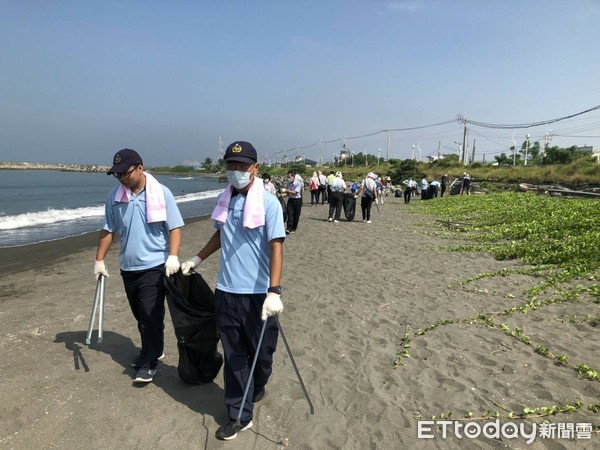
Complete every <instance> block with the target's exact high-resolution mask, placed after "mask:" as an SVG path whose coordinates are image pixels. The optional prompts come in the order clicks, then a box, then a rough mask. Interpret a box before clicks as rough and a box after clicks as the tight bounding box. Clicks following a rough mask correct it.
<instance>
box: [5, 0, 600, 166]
mask: <svg viewBox="0 0 600 450" xmlns="http://www.w3.org/2000/svg"><path fill="white" fill-rule="evenodd" d="M599 24H600V1H597V0H576V1H566V0H565V1H557V0H452V1H450V0H447V1H444V0H406V1H402V0H396V1H376V0H373V1H368V0H363V1H356V0H347V1H341V0H315V1H311V0H306V1H301V0H296V1H292V0H289V1H284V0H278V1H276V0H270V1H267V0H263V1H260V0H257V1H252V0H245V1H242V0H235V1H234V0H232V1H228V0H223V1H216V0H215V1H110V0H108V1H106V0H104V1H91V0H88V1H83V0H82V1H75V0H72V1H30V0H22V1H18V2H17V1H11V0H6V1H5V0H0V40H1V41H2V43H3V44H2V70H0V160H5V161H39V162H74V163H96V164H108V163H110V161H111V159H112V155H113V154H114V153H115V152H116V151H117V150H119V149H120V148H123V147H130V148H134V149H136V150H138V151H139V152H140V153H141V155H142V156H143V158H144V160H145V162H146V165H150V166H153V165H177V164H180V163H182V162H183V161H185V160H198V161H204V159H205V158H206V157H211V158H213V159H217V158H218V156H219V155H218V145H219V137H222V140H223V143H224V146H227V144H229V143H230V142H232V141H234V140H238V139H239V140H247V141H250V142H252V143H253V144H254V145H255V147H256V148H257V150H258V153H259V158H260V159H261V160H262V161H264V160H272V159H274V158H276V157H278V158H281V157H283V156H284V155H288V157H290V158H291V157H293V156H295V155H297V154H300V155H303V156H305V157H307V158H310V159H315V160H318V158H319V156H320V155H322V158H323V160H330V159H332V156H333V154H334V153H337V152H339V150H340V147H341V142H340V141H339V140H337V139H342V138H344V137H346V138H348V139H347V141H346V145H347V146H348V148H349V149H350V150H351V151H354V152H356V153H358V152H365V151H366V152H367V153H370V154H373V155H377V154H380V155H381V156H382V157H387V133H385V132H382V133H376V132H378V131H380V130H384V129H387V128H390V129H399V128H411V127H419V126H423V125H429V124H436V123H440V122H447V121H452V122H451V123H449V124H445V125H443V126H437V127H429V128H423V129H419V130H412V131H392V132H391V134H390V150H389V152H390V153H389V156H390V158H402V159H405V158H410V157H411V156H412V146H413V145H415V146H418V147H420V148H421V157H422V158H423V159H425V157H426V155H429V154H437V148H438V145H439V146H440V148H441V152H442V153H450V152H456V150H457V148H458V145H457V144H455V141H462V132H463V129H462V125H460V124H459V123H458V122H457V121H456V120H454V119H456V117H457V115H459V114H464V115H465V116H466V117H467V119H470V120H474V121H478V122H486V123H493V124H517V123H531V122H538V121H544V120H549V119H554V118H559V117H563V116H567V115H571V114H574V113H577V112H580V111H584V110H587V109H589V108H591V107H594V106H596V105H599V104H600V58H599V57H598V42H599V33H598V25H599ZM468 130H469V133H468V141H469V145H470V146H471V145H472V144H473V140H476V153H477V156H476V159H478V160H481V159H482V158H483V155H484V154H485V157H486V159H487V160H491V159H493V156H494V155H497V154H499V153H501V152H502V151H504V152H507V153H508V152H509V150H508V148H509V147H510V146H511V145H512V136H513V133H514V134H515V140H516V141H517V143H518V145H520V144H521V142H523V140H524V139H525V134H526V133H530V134H531V139H532V141H535V140H539V141H542V142H543V141H544V136H545V135H546V134H551V135H552V140H551V145H560V146H568V145H593V146H595V147H600V110H599V111H593V112H590V113H587V114H584V115H581V116H578V117H576V118H573V119H569V120H565V121H561V122H557V123H553V124H551V125H547V126H541V127H535V128H531V129H527V130H525V129H517V130H498V129H490V128H483V127H477V126H470V127H469V128H468ZM371 133H375V134H374V135H371V136H368V137H363V138H357V139H351V138H353V137H356V136H363V135H367V134H371ZM319 140H322V141H334V142H329V143H326V144H323V145H322V146H319V145H318V142H319ZM312 144H315V145H312ZM418 147H417V148H418ZM379 149H381V150H379ZM415 156H416V157H418V152H416V155H415Z"/></svg>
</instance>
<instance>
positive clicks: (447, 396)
mask: <svg viewBox="0 0 600 450" xmlns="http://www.w3.org/2000/svg"><path fill="white" fill-rule="evenodd" d="M305 201H306V198H305ZM436 201H437V200H436ZM441 201H443V200H441ZM327 209H328V205H327V204H326V205H324V206H317V207H311V206H310V205H309V204H306V203H305V204H304V207H303V209H302V216H301V219H300V225H299V227H298V231H297V232H296V233H295V234H293V235H290V236H289V237H288V239H287V240H286V242H285V245H284V273H283V282H282V285H283V289H284V291H283V295H282V301H283V304H284V307H285V309H284V311H283V313H282V314H281V316H280V322H281V325H282V327H283V330H284V332H285V335H286V337H287V339H288V341H289V344H290V346H291V349H292V352H293V354H294V357H295V360H296V363H297V364H298V367H299V369H300V371H301V374H302V377H303V380H304V383H305V384H306V387H307V390H308V392H309V394H310V397H311V400H312V402H313V404H314V408H315V414H314V415H311V414H310V412H309V407H308V404H307V401H306V399H305V397H304V394H303V392H302V389H301V386H300V384H299V383H298V380H297V378H296V375H295V373H294V370H293V367H292V364H291V361H290V358H289V356H288V354H287V352H286V349H285V346H284V345H283V342H282V341H281V339H280V342H279V347H278V350H277V352H276V354H275V364H274V373H273V376H272V378H271V382H270V383H269V385H268V386H267V394H266V396H265V398H264V399H263V400H262V401H261V402H260V403H258V404H257V405H256V407H255V419H254V427H253V428H252V429H251V430H249V431H245V432H243V433H240V434H239V436H238V438H237V439H235V440H234V441H231V442H221V441H218V440H216V439H215V437H214V433H215V431H216V429H217V428H218V426H219V424H221V423H223V422H224V421H225V420H226V414H225V407H224V404H223V379H222V372H221V373H219V375H218V376H217V378H216V379H215V381H214V382H213V383H209V384H206V385H201V386H191V385H187V384H185V383H183V382H182V381H181V380H180V379H179V378H178V375H177V358H178V357H177V348H176V340H175V336H174V333H173V327H172V325H171V323H170V318H169V317H167V319H166V333H165V337H166V348H165V353H166V358H165V360H164V361H163V362H162V363H161V364H160V365H159V367H158V374H157V376H156V377H155V379H154V382H153V383H150V384H149V385H146V386H143V387H137V386H134V385H133V384H132V378H133V375H134V371H133V369H131V368H130V367H129V362H130V360H131V359H132V358H133V357H134V356H135V355H136V354H137V352H138V351H139V345H140V343H139V335H138V332H137V328H136V325H135V321H134V319H133V317H132V315H131V312H130V310H129V306H128V303H127V299H126V297H125V293H124V289H123V285H122V280H121V278H120V276H119V273H118V251H117V250H118V249H117V248H116V246H113V248H112V250H111V251H110V253H109V256H108V258H107V268H108V271H109V273H110V274H111V276H110V278H108V280H107V284H106V292H107V299H106V301H107V303H106V307H105V323H104V340H103V342H102V343H100V344H97V343H96V342H95V340H96V334H95V333H94V343H93V344H92V345H91V346H88V345H86V344H85V336H86V330H87V326H88V320H89V315H90V311H91V305H92V300H93V296H94V290H95V286H96V283H95V280H94V278H93V275H92V269H93V261H94V256H95V245H96V239H97V235H96V234H93V235H85V236H81V237H78V238H72V239H66V240H63V241H56V242H52V243H46V244H39V245H38V246H30V247H26V248H14V249H1V250H0V273H2V277H1V278H0V322H1V324H2V325H1V332H0V351H1V354H2V358H1V359H0V387H1V392H2V402H1V403H0V447H1V448H5V449H37V448H59V449H73V448H102V449H121V448H161V449H163V448H164V449H173V448H177V449H188V448H190V449H191V448H206V449H220V448H229V449H283V448H287V447H290V448H294V449H319V450H320V449H357V450H358V449H361V450H362V449H412V448H417V449H420V448H423V449H429V448H431V449H455V448H467V449H471V448H480V449H501V448H502V449H504V448H509V449H522V448H534V449H541V448H544V449H546V448H547V449H575V448H578V449H579V448H590V449H591V448H598V446H600V441H599V437H598V434H597V433H592V437H591V440H587V439H576V438H575V437H573V438H571V439H566V438H559V437H555V438H553V439H552V438H551V439H543V438H540V437H536V439H535V441H534V442H533V443H531V444H529V445H528V444H527V443H526V440H525V439H524V438H514V439H509V438H506V437H501V438H500V439H494V438H487V437H485V436H483V435H481V436H479V437H477V438H466V437H464V436H463V437H462V439H461V438H459V437H457V436H456V435H455V434H454V432H449V433H448V434H449V435H448V436H447V437H446V438H445V439H444V438H443V437H442V435H441V431H440V430H439V429H438V428H434V429H433V431H431V432H430V434H432V435H433V437H432V438H430V439H420V438H419V437H418V420H419V418H421V419H425V420H426V419H431V417H432V416H436V419H440V417H441V415H442V414H444V417H447V415H448V413H452V419H461V420H463V422H462V423H467V421H466V420H465V416H467V415H468V414H469V413H472V415H473V418H477V417H481V416H482V415H484V414H485V412H486V411H492V412H493V413H495V412H496V411H498V412H499V414H500V415H501V416H503V417H506V416H507V415H508V414H509V413H510V412H511V411H513V412H515V413H521V412H522V411H523V409H524V408H539V407H543V406H545V407H551V406H554V405H564V404H575V403H576V402H582V403H583V404H584V405H585V406H584V407H583V408H581V409H579V410H578V411H576V412H572V413H568V414H558V415H555V416H551V417H547V418H546V420H548V422H550V423H554V424H559V423H563V424H565V423H570V424H578V423H591V424H593V425H598V424H599V423H600V420H599V415H598V413H594V412H592V411H590V410H588V409H587V407H588V405H591V404H598V403H600V384H599V382H598V381H591V380H587V379H582V378H580V377H578V376H577V373H576V372H575V371H574V370H573V368H569V367H561V366H559V365H556V364H555V363H554V362H553V361H551V360H550V359H548V358H544V357H543V356H541V355H539V354H537V353H535V352H534V351H533V348H532V346H527V345H525V344H524V343H523V342H521V341H519V340H518V339H515V338H514V337H511V336H509V335H507V334H506V333H502V332H501V331H499V330H497V329H492V328H490V327H488V326H485V325H483V324H481V323H469V322H468V321H461V320H458V319H463V318H468V317H473V316H476V315H478V314H482V313H486V312H492V311H501V310H504V309H507V308H511V307H513V306H516V305H522V304H524V303H525V301H526V300H527V299H526V298H525V296H524V295H523V292H524V291H525V290H526V289H527V288H528V287H531V286H533V285H534V284H536V283H537V280H536V279H535V278H532V277H530V276H525V275H520V276H517V275H512V276H510V277H493V278H482V279H480V280H478V281H474V282H472V283H469V284H466V285H462V284H461V282H463V281H465V280H468V279H470V278H472V277H475V276H476V275H478V274H481V273H487V272H494V271H497V270H499V269H502V268H505V267H517V266H518V263H517V262H516V261H496V260H495V259H493V257H491V256H490V255H488V254H476V253H450V252H445V251H442V250H440V247H441V246H443V245H450V244H452V243H457V242H459V239H461V237H462V236H461V234H460V233H454V237H452V235H450V233H443V232H442V233H441V231H442V229H441V228H440V227H439V223H438V222H436V221H435V219H434V218H433V217H428V216H422V215H416V214H411V213H409V212H408V210H409V209H410V206H406V205H404V204H403V203H402V200H401V199H400V198H388V199H386V203H385V205H383V206H380V210H381V213H378V212H377V209H376V208H375V207H374V209H373V223H372V224H365V223H362V221H360V220H358V221H354V222H346V221H345V220H342V221H341V222H340V223H328V222H327V221H326V219H327ZM359 215H360V212H359V214H358V215H357V218H360V217H359ZM212 232H213V226H212V222H211V221H210V220H196V221H190V222H188V224H187V225H186V227H185V228H184V233H183V244H182V249H181V252H180V260H181V261H183V260H185V259H187V258H188V257H190V256H191V255H193V254H194V253H195V252H196V251H197V250H199V248H200V247H201V246H202V245H203V244H204V243H205V242H206V240H207V239H208V238H209V236H210V235H211V234H212ZM218 265H219V258H218V255H213V256H212V257H211V258H210V259H208V260H207V261H205V262H204V263H203V264H202V266H201V269H200V273H201V274H202V275H203V276H204V277H205V279H206V280H207V282H208V283H209V284H210V285H211V286H212V287H214V285H215V281H216V274H217V270H218ZM597 309H598V306H597V305H596V304H594V303H593V300H592V299H590V298H585V297H583V298H582V299H581V301H577V302H569V303H557V304H554V305H551V306H545V307H543V308H539V309H537V310H532V311H529V312H528V313H527V314H513V315H509V316H506V317H505V318H502V319H500V318H498V322H503V323H505V324H506V325H507V326H509V327H510V328H511V329H515V328H516V327H519V328H520V329H522V330H523V333H524V334H525V335H527V336H529V337H530V338H531V340H532V342H533V343H534V344H535V345H542V346H545V347H548V348H550V349H551V350H552V351H553V352H555V353H561V354H565V355H567V356H568V357H569V361H570V362H571V363H572V364H575V365H576V364H579V363H586V364H588V365H589V366H590V367H593V368H595V369H598V367H600V357H599V356H598V344H597V337H598V334H597V331H598V330H597V323H595V322H589V321H580V320H577V318H584V317H586V316H588V315H590V314H591V315H592V316H596V317H597V316H598V313H597ZM167 314H168V313H167ZM440 321H442V322H443V323H442V322H440ZM451 321H455V322H454V323H449V322H451ZM436 323H437V324H438V326H437V327H435V328H433V329H431V330H429V331H427V332H426V333H424V334H422V335H415V333H417V332H418V330H421V329H426V328H427V327H429V326H431V325H433V324H436ZM594 324H595V325H594ZM407 334H408V335H409V336H411V340H410V347H403V338H404V337H405V335H407ZM402 350H406V351H407V352H408V354H409V355H410V358H402V362H403V363H404V365H400V366H397V367H395V361H396V354H397V353H399V352H401V351H402ZM493 420H494V419H492V418H490V419H488V420H479V421H477V423H479V424H480V425H482V426H483V424H485V423H488V422H493ZM506 421H507V420H506V419H502V422H506ZM514 422H515V423H517V424H519V423H524V424H525V426H526V427H528V429H530V427H531V424H532V423H533V421H531V420H527V421H523V420H515V421H514ZM535 422H536V423H538V424H540V423H542V422H543V419H535Z"/></svg>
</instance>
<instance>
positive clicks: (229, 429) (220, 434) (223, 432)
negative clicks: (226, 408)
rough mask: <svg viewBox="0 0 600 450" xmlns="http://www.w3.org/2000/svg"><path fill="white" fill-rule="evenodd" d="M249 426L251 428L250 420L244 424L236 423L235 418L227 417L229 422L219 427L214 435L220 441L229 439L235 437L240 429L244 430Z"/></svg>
mask: <svg viewBox="0 0 600 450" xmlns="http://www.w3.org/2000/svg"><path fill="white" fill-rule="evenodd" d="M249 428H252V421H250V422H248V423H247V424H246V425H244V424H242V425H238V423H237V420H233V419H229V422H227V423H226V424H225V425H221V426H220V427H219V429H218V430H217V432H216V433H215V436H216V438H217V439H220V440H222V441H231V440H232V439H235V438H236V437H237V435H238V433H239V432H240V431H245V430H248V429H249Z"/></svg>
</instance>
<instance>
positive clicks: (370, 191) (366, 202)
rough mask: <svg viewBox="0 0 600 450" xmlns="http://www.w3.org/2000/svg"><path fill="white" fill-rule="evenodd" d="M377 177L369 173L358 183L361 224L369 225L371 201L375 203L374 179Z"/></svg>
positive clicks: (375, 188)
mask: <svg viewBox="0 0 600 450" xmlns="http://www.w3.org/2000/svg"><path fill="white" fill-rule="evenodd" d="M376 178H377V175H375V174H374V173H373V172H369V173H368V174H367V176H366V177H365V179H364V180H362V182H361V183H360V188H359V189H358V195H360V208H361V210H362V219H363V222H366V223H371V206H373V201H377V200H376V199H377V183H376V182H375V179H376Z"/></svg>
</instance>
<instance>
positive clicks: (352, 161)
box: [350, 152, 354, 167]
mask: <svg viewBox="0 0 600 450" xmlns="http://www.w3.org/2000/svg"><path fill="white" fill-rule="evenodd" d="M350 165H351V166H352V167H354V152H350Z"/></svg>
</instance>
